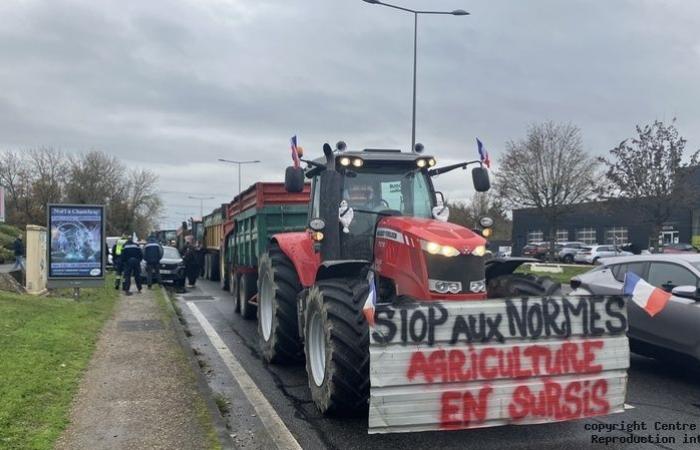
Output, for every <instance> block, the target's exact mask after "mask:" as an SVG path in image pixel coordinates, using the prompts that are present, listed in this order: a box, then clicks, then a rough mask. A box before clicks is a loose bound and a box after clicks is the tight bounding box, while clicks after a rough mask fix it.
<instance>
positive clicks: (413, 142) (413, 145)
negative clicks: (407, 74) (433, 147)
mask: <svg viewBox="0 0 700 450" xmlns="http://www.w3.org/2000/svg"><path fill="white" fill-rule="evenodd" d="M362 1H363V2H365V3H369V4H372V5H381V6H387V7H389V8H393V9H398V10H400V11H405V12H409V13H412V14H413V119H412V126H411V151H412V152H415V151H416V65H417V60H418V15H419V14H438V15H449V16H468V15H469V13H468V12H467V11H465V10H463V9H455V10H453V11H422V10H415V9H410V8H404V7H403V6H396V5H391V4H389V3H384V2H381V1H379V0H362Z"/></svg>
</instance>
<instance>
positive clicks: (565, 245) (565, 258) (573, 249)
mask: <svg viewBox="0 0 700 450" xmlns="http://www.w3.org/2000/svg"><path fill="white" fill-rule="evenodd" d="M560 244H561V249H560V250H559V253H558V254H557V256H558V258H559V261H561V262H564V263H567V264H571V263H572V262H574V255H575V254H576V253H577V252H578V251H579V250H581V249H582V248H583V247H585V246H586V244H584V243H583V242H578V241H575V242H560Z"/></svg>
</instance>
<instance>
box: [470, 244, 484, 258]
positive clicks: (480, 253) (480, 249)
mask: <svg viewBox="0 0 700 450" xmlns="http://www.w3.org/2000/svg"><path fill="white" fill-rule="evenodd" d="M485 254H486V246H485V245H478V246H476V247H474V250H472V255H474V256H484V255H485Z"/></svg>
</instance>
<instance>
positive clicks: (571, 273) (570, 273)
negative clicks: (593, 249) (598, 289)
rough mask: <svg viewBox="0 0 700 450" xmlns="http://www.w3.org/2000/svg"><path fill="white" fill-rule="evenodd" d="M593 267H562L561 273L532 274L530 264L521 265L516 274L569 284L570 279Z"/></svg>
mask: <svg viewBox="0 0 700 450" xmlns="http://www.w3.org/2000/svg"><path fill="white" fill-rule="evenodd" d="M592 268H593V266H562V269H563V272H562V273H550V272H533V271H532V270H531V269H530V264H523V265H522V266H520V267H518V270H516V272H517V273H531V274H533V275H538V276H544V277H550V278H552V279H554V280H556V281H558V282H560V283H561V284H569V280H571V277H575V276H576V275H580V274H582V273H585V272H588V271H589V270H591V269H592Z"/></svg>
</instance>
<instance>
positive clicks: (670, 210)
mask: <svg viewBox="0 0 700 450" xmlns="http://www.w3.org/2000/svg"><path fill="white" fill-rule="evenodd" d="M675 123H676V119H675V118H674V119H673V120H672V121H671V123H670V124H669V125H664V123H663V122H661V121H659V120H656V121H654V123H653V124H651V125H645V126H644V127H641V126H639V125H637V126H636V132H637V137H634V138H631V139H625V140H624V141H622V142H620V143H619V144H618V145H617V147H615V148H614V149H612V150H610V155H611V158H598V159H599V161H600V162H601V163H603V164H604V165H605V166H606V168H607V170H606V173H605V177H606V179H607V181H608V182H609V184H608V185H607V186H606V190H605V192H604V195H605V196H606V197H607V198H610V199H617V201H618V202H622V203H625V204H627V205H628V206H631V207H633V208H634V210H635V211H636V212H637V213H638V214H639V218H640V221H641V222H643V223H647V224H649V225H650V226H651V235H650V236H649V245H650V247H654V248H655V247H656V246H657V244H656V242H658V239H659V234H660V232H661V229H662V227H663V225H664V223H665V222H667V221H668V220H669V219H670V218H671V216H672V215H673V214H674V212H675V211H677V210H678V209H679V208H683V207H687V206H690V205H691V204H692V203H694V202H697V201H698V200H699V199H700V192H698V189H697V188H698V186H697V185H693V183H691V182H690V177H692V176H693V175H694V174H695V172H693V171H692V170H690V169H688V167H689V166H695V165H697V164H698V160H699V158H700V150H697V151H696V152H694V153H693V154H692V155H691V156H690V158H689V162H683V153H684V151H685V144H686V140H685V139H684V138H683V137H682V136H680V135H679V133H678V130H677V129H676V127H675Z"/></svg>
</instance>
